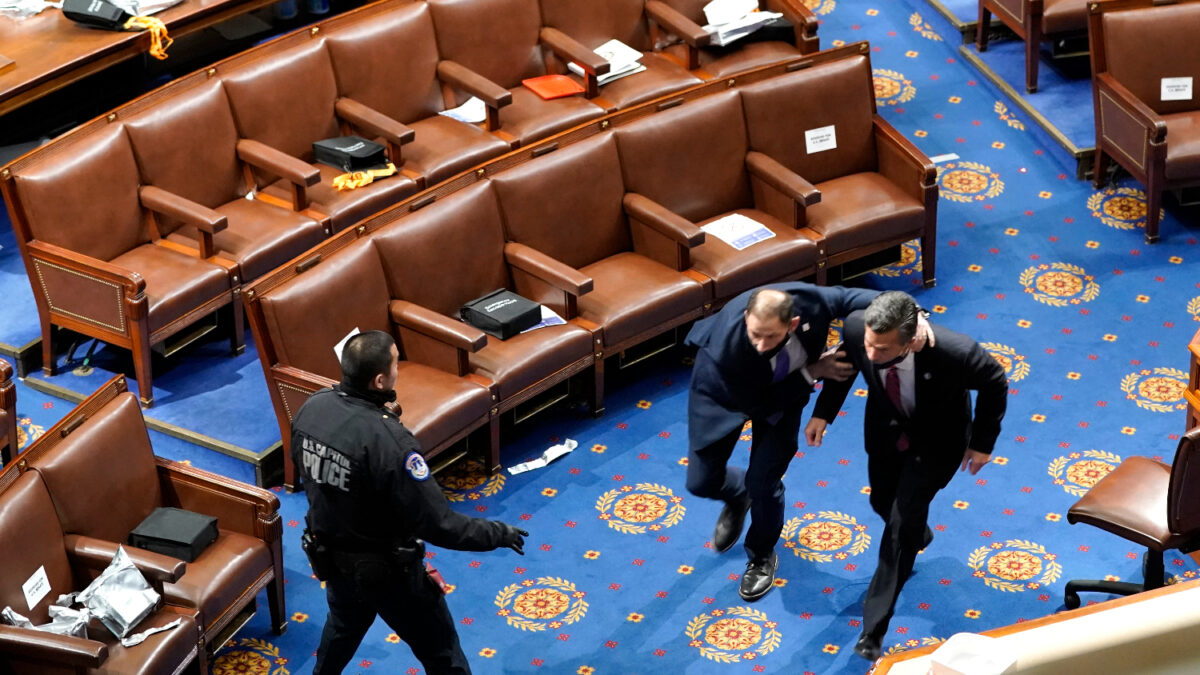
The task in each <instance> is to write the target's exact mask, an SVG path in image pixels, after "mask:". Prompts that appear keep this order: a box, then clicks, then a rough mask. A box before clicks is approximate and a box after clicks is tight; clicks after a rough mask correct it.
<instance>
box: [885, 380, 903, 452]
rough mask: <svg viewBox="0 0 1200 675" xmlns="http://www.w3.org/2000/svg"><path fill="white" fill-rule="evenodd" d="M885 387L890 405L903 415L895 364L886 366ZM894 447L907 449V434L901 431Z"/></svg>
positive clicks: (901, 449)
mask: <svg viewBox="0 0 1200 675" xmlns="http://www.w3.org/2000/svg"><path fill="white" fill-rule="evenodd" d="M885 388H886V389H887V395H888V398H890V399H891V400H892V407H894V408H895V409H896V412H899V413H900V414H901V415H903V414H904V401H903V399H901V398H900V372H899V371H898V370H897V369H896V366H892V367H891V368H888V371H887V382H886V386H885ZM896 449H897V450H899V451H900V452H904V451H905V450H907V449H908V434H906V433H904V432H903V431H901V432H900V436H899V437H898V438H896Z"/></svg>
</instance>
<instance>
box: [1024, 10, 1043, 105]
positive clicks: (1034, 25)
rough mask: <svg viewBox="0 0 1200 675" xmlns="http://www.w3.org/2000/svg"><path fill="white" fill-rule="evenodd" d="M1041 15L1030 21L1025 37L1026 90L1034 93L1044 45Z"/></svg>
mask: <svg viewBox="0 0 1200 675" xmlns="http://www.w3.org/2000/svg"><path fill="white" fill-rule="evenodd" d="M1041 20H1042V19H1041V17H1036V18H1034V19H1033V20H1032V21H1030V25H1029V34H1028V35H1027V36H1026V37H1025V91H1027V92H1029V93H1030V94H1033V93H1035V92H1037V88H1038V57H1039V55H1040V52H1041V47H1042V30H1041V25H1040V24H1041Z"/></svg>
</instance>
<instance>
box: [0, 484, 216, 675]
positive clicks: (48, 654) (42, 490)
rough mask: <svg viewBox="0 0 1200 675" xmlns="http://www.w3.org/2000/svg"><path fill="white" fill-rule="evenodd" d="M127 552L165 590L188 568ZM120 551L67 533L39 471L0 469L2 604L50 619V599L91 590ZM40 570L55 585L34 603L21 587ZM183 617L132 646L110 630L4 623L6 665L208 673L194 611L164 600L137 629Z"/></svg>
mask: <svg viewBox="0 0 1200 675" xmlns="http://www.w3.org/2000/svg"><path fill="white" fill-rule="evenodd" d="M97 510H101V511H102V510H103V509H97ZM126 550H127V551H128V552H129V554H130V558H132V559H133V562H134V564H135V565H137V567H138V569H139V570H140V571H141V572H142V575H143V576H145V577H146V580H147V581H149V582H150V584H151V585H152V586H154V587H155V589H156V590H157V591H159V592H160V593H161V592H162V590H163V584H164V583H170V582H175V581H179V580H180V579H181V578H183V577H184V576H185V572H186V571H187V569H188V567H187V564H186V563H184V562H183V561H181V560H176V559H174V558H169V557H167V556H164V555H159V554H157V553H150V552H149V551H140V550H137V549H132V548H127V549H126ZM115 553H116V545H115V544H112V543H110V542H104V541H100V540H96V539H91V538H89V537H82V536H79V535H74V534H71V535H64V534H63V530H62V527H61V526H60V525H59V523H58V517H57V515H56V514H55V511H54V503H53V502H52V501H51V498H50V493H49V491H48V489H47V487H46V484H45V483H44V482H43V481H42V477H41V476H40V475H39V474H38V473H37V472H34V471H29V472H25V471H20V467H19V466H18V465H15V464H14V465H12V466H9V467H7V468H6V469H5V471H4V473H3V474H0V607H5V606H7V607H12V608H14V609H15V610H17V611H18V613H20V614H22V615H24V616H25V617H26V618H28V619H29V620H30V621H31V622H32V623H33V624H34V625H35V626H36V625H40V624H44V623H46V622H48V621H49V620H50V615H49V611H48V609H47V608H48V607H49V606H50V603H51V602H54V600H56V599H57V598H58V596H59V595H61V594H64V593H71V592H75V591H81V590H83V589H84V588H85V587H86V586H87V585H88V583H90V581H91V579H92V576H94V575H95V574H97V573H98V572H100V571H101V570H103V569H104V568H105V567H107V566H108V564H109V562H111V561H112V556H113V555H114V554H115ZM39 568H40V569H44V570H45V572H46V577H47V579H48V580H49V582H50V588H49V590H48V592H47V593H46V595H45V597H43V598H42V599H41V600H39V601H38V602H37V604H36V605H34V606H33V607H32V608H29V605H28V604H26V600H25V594H24V592H23V591H22V588H21V587H22V584H25V583H26V582H27V581H28V580H29V578H30V577H31V576H33V574H34V573H35V572H37V571H38V570H39ZM175 619H180V620H181V622H182V623H181V625H179V626H176V627H175V628H173V629H171V630H168V631H165V632H162V633H157V634H155V635H151V636H149V637H148V638H146V641H145V642H143V643H142V644H140V645H137V646H136V647H130V648H128V649H126V648H125V647H122V646H121V641H120V640H119V639H117V638H116V637H115V636H114V635H113V634H112V633H111V632H110V631H109V630H108V629H107V628H90V629H89V632H88V637H87V639H84V638H79V637H73V636H66V635H56V634H54V633H47V632H44V631H37V630H30V629H28V628H17V627H14V626H8V625H4V624H0V664H3V666H2V667H3V668H4V671H5V672H6V673H11V674H12V675H51V674H55V673H62V674H64V675H65V674H67V673H73V674H76V675H78V674H80V673H88V674H95V675H100V674H101V673H123V674H124V673H130V674H133V673H137V674H144V675H160V674H161V673H180V672H184V671H185V669H189V668H190V670H191V671H193V672H207V668H206V667H205V658H204V653H203V651H202V650H200V649H199V644H200V642H199V640H198V636H199V634H200V633H199V629H198V627H197V626H196V621H195V619H194V618H193V617H192V614H191V611H190V610H186V609H181V608H177V607H173V606H171V605H166V606H160V608H159V609H158V610H157V611H155V612H154V613H152V614H151V615H150V616H149V617H148V618H146V619H145V620H143V621H142V622H141V623H140V624H138V625H137V626H136V627H135V628H134V630H135V631H138V632H140V631H143V630H146V629H148V628H153V627H156V626H162V625H164V624H167V623H170V622H171V621H174V620H175ZM93 625H96V624H93Z"/></svg>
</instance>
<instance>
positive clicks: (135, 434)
mask: <svg viewBox="0 0 1200 675" xmlns="http://www.w3.org/2000/svg"><path fill="white" fill-rule="evenodd" d="M21 457H22V459H23V460H24V462H25V463H26V464H27V466H28V468H29V469H32V470H34V471H36V472H37V473H38V474H40V475H41V476H42V479H43V480H44V481H45V483H46V487H47V488H48V489H49V491H50V496H51V498H52V500H53V502H54V508H55V510H56V511H57V513H58V521H59V523H60V524H61V526H62V530H63V532H65V533H67V534H68V535H73V536H80V537H88V538H92V539H96V540H101V541H108V542H117V543H122V542H125V541H127V540H128V538H129V533H130V532H131V531H133V529H134V528H135V527H137V525H138V524H139V523H141V522H142V520H144V519H145V518H146V517H147V516H149V515H150V513H151V512H152V511H153V510H154V509H155V508H158V507H160V506H169V507H175V508H182V509H186V510H188V511H194V512H196V513H203V514H206V515H210V516H216V517H217V528H218V530H219V534H218V536H217V540H216V541H215V542H213V543H212V544H211V545H209V547H208V548H206V549H205V550H204V552H203V553H201V554H200V557H198V558H196V560H195V561H193V562H190V563H188V564H187V574H185V575H184V576H183V577H182V578H181V579H173V580H171V581H170V582H168V583H166V584H165V585H164V586H163V597H164V599H165V601H166V603H167V604H169V605H175V606H177V607H186V608H190V609H192V610H194V611H195V612H196V621H197V623H198V624H199V628H200V636H201V638H202V641H203V643H204V646H205V648H206V650H207V651H208V653H210V654H211V653H213V652H215V651H216V650H217V649H219V648H220V647H221V646H222V645H223V644H224V643H225V642H226V641H227V640H228V639H229V638H230V637H231V636H232V635H233V633H234V632H236V631H237V629H238V628H240V627H241V626H242V625H243V624H244V623H245V622H246V621H247V620H248V619H249V618H250V617H251V616H252V615H253V614H254V611H255V596H257V595H258V592H259V591H261V590H263V589H264V588H265V589H266V590H267V598H268V603H269V605H270V611H271V626H272V627H273V628H274V630H275V632H276V633H282V632H283V631H284V630H285V629H286V628H287V615H286V612H285V609H284V607H285V603H284V591H283V582H284V578H283V547H282V537H283V525H282V523H281V521H280V518H279V499H278V497H276V496H275V495H274V494H273V493H271V492H270V491H269V490H264V489H261V488H257V487H254V486H251V485H246V484H244V483H239V482H237V481H234V480H231V479H229V478H225V477H224V476H219V475H217V474H214V473H209V472H207V471H203V470H200V469H196V468H193V467H191V466H187V465H184V464H180V463H179V462H173V461H170V460H166V459H162V458H160V457H155V456H154V450H153V449H152V448H151V447H150V437H149V435H148V434H147V432H146V422H145V420H144V419H143V418H142V413H141V411H140V410H139V409H138V406H137V403H136V402H135V401H134V398H133V395H132V394H130V393H128V392H127V391H126V389H125V379H124V378H123V377H120V376H118V377H115V378H113V379H112V380H110V381H109V382H108V383H107V384H106V385H105V386H104V387H102V388H101V389H100V390H99V391H97V392H96V393H94V394H92V396H90V397H89V398H88V399H86V400H85V401H83V402H82V403H80V404H79V406H78V407H76V408H75V410H73V411H72V412H71V413H69V414H68V415H67V416H66V417H64V418H63V419H62V420H61V421H60V422H59V423H58V424H57V425H55V426H54V427H53V428H51V429H50V430H49V431H47V432H46V433H45V434H43V435H42V436H41V437H40V438H38V440H37V441H35V442H33V443H32V444H30V446H29V449H28V450H26V451H25V453H24V454H22V455H21ZM131 550H136V549H132V548H131Z"/></svg>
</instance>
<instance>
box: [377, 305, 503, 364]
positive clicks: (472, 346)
mask: <svg viewBox="0 0 1200 675" xmlns="http://www.w3.org/2000/svg"><path fill="white" fill-rule="evenodd" d="M388 312H389V313H390V314H391V315H392V322H393V323H395V324H396V325H398V326H401V327H403V328H407V329H409V330H413V331H416V332H418V333H420V334H422V335H425V336H427V337H431V338H434V339H435V340H438V341H439V342H444V343H446V344H448V345H450V346H452V347H454V348H455V349H461V350H463V351H467V352H472V353H474V352H477V351H479V350H480V349H483V346H484V345H486V344H487V335H486V334H485V333H484V332H483V331H481V330H479V329H478V328H475V327H474V326H472V325H470V324H467V323H463V322H462V321H455V320H454V319H451V318H450V317H448V316H445V315H443V314H438V313H437V312H435V311H433V310H432V309H427V308H425V307H422V306H420V305H418V304H415V303H412V302H409V301H407V300H392V301H391V303H390V304H388Z"/></svg>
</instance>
